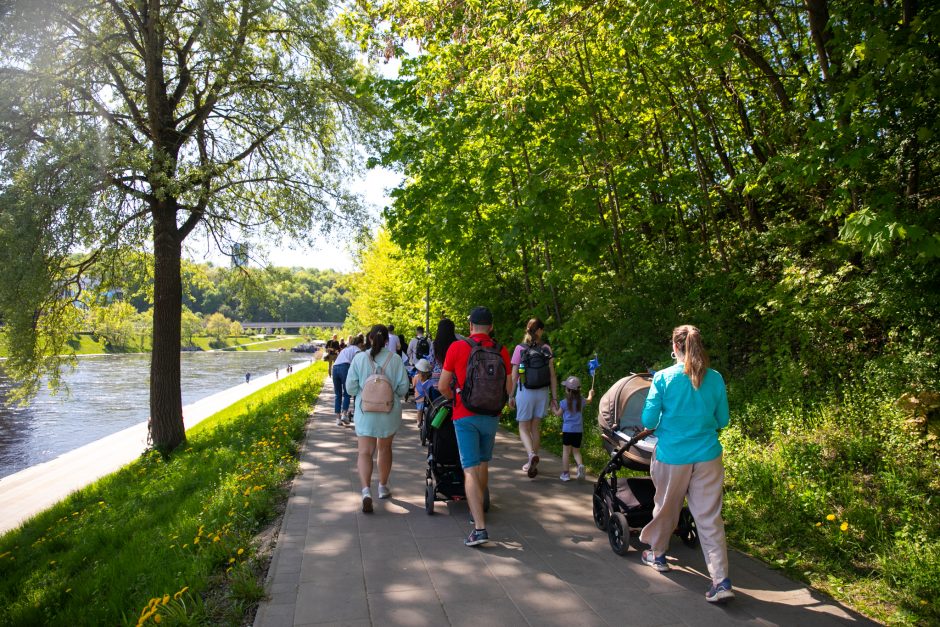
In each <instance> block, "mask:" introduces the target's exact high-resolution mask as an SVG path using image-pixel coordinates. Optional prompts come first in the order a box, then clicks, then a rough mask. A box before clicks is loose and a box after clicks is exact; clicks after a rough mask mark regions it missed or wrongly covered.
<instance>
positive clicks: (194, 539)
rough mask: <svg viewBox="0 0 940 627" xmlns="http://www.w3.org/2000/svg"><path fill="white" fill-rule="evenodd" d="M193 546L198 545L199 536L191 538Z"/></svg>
mask: <svg viewBox="0 0 940 627" xmlns="http://www.w3.org/2000/svg"><path fill="white" fill-rule="evenodd" d="M193 544H199V536H196V537H195V538H193Z"/></svg>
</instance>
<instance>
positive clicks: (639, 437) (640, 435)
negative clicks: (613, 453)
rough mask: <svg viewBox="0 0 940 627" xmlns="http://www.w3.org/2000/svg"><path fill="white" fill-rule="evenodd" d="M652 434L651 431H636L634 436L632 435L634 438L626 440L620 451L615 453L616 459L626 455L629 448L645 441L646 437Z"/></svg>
mask: <svg viewBox="0 0 940 627" xmlns="http://www.w3.org/2000/svg"><path fill="white" fill-rule="evenodd" d="M652 434H653V430H652V429H643V430H642V431H637V432H636V434H634V436H633V437H632V438H630V439H629V440H627V441H626V442H625V443H624V445H623V446H621V447H620V450H619V451H617V457H620V456H621V455H623V454H624V453H626V452H627V451H628V450H629V449H630V447H631V446H633V445H635V444H636V443H637V442H639V441H640V440H643V439H645V438H646V437H647V436H650V435H652Z"/></svg>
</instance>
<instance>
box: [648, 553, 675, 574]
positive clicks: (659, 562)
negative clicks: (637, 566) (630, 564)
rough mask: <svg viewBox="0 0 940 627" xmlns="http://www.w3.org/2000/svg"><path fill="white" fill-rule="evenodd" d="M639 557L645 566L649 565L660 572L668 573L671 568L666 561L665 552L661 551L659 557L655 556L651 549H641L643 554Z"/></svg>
mask: <svg viewBox="0 0 940 627" xmlns="http://www.w3.org/2000/svg"><path fill="white" fill-rule="evenodd" d="M640 559H642V560H643V563H644V564H646V565H647V566H651V567H653V568H655V569H656V570H658V571H659V572H661V573H668V572H669V571H670V570H672V569H671V568H670V567H669V562H667V561H666V554H665V553H663V554H662V555H660V556H659V557H656V554H655V553H653V552H652V551H643V555H642V556H640Z"/></svg>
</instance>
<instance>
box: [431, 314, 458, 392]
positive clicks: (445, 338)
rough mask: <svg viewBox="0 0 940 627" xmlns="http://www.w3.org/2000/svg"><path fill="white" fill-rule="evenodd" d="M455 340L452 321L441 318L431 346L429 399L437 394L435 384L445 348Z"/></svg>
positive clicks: (438, 376) (439, 376) (444, 354)
mask: <svg viewBox="0 0 940 627" xmlns="http://www.w3.org/2000/svg"><path fill="white" fill-rule="evenodd" d="M456 341H457V333H456V331H455V326H454V321H453V320H451V319H450V318H441V320H440V322H438V323H437V333H436V334H435V335H434V342H433V344H432V347H431V358H430V359H428V361H430V362H431V386H432V387H431V389H430V390H429V395H430V397H429V400H431V401H433V400H434V399H435V398H436V397H437V396H438V394H439V392H438V391H437V384H438V382H439V381H440V380H441V372H442V371H443V370H444V357H445V356H447V349H448V348H450V345H451V344H453V343H454V342H456Z"/></svg>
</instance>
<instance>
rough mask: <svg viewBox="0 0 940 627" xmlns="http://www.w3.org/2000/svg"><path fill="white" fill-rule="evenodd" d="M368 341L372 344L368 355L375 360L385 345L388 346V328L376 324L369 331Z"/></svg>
mask: <svg viewBox="0 0 940 627" xmlns="http://www.w3.org/2000/svg"><path fill="white" fill-rule="evenodd" d="M369 341H370V342H371V343H372V351H371V352H370V353H369V354H370V355H371V356H372V359H375V358H376V356H377V355H378V354H379V351H381V350H382V349H383V348H385V345H386V344H388V327H386V326H385V325H384V324H377V325H375V326H373V327H372V330H371V331H369Z"/></svg>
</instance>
